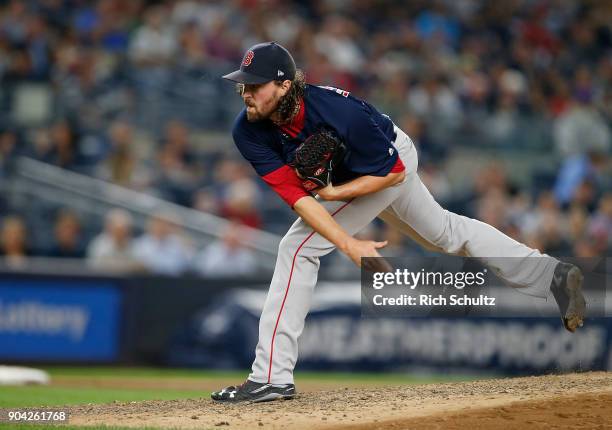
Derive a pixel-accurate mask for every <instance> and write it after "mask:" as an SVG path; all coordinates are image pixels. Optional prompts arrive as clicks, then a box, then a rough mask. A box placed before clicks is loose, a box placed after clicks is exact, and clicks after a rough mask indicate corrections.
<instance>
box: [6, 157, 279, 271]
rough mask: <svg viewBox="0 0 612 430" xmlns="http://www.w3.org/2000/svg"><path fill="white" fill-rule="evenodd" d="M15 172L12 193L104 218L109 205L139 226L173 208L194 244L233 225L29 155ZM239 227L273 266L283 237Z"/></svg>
mask: <svg viewBox="0 0 612 430" xmlns="http://www.w3.org/2000/svg"><path fill="white" fill-rule="evenodd" d="M14 173H15V175H14V180H13V181H12V184H11V191H12V192H13V193H16V194H19V195H22V196H30V197H32V198H38V199H41V198H42V199H45V200H49V201H57V202H58V203H61V204H62V205H65V206H68V207H72V208H74V209H78V210H81V211H85V212H88V213H92V214H95V215H99V216H104V214H105V213H106V212H107V211H108V210H109V209H110V208H111V207H119V208H123V209H125V210H127V211H130V212H131V213H132V214H133V215H135V216H136V218H137V219H136V223H137V225H139V226H141V227H142V226H144V223H145V219H146V217H148V216H150V215H151V214H153V213H155V212H163V213H166V212H170V213H172V214H174V215H175V216H176V217H177V220H176V224H178V225H179V226H180V227H181V228H183V229H184V231H185V232H186V233H187V234H189V235H190V237H191V238H192V239H193V240H194V241H195V242H196V243H207V242H210V239H211V238H220V237H222V235H223V232H224V230H225V229H226V228H228V227H229V226H230V225H231V224H230V222H229V221H228V220H226V219H224V218H221V217H218V216H216V215H213V214H210V213H205V212H201V211H197V210H195V209H190V208H187V207H184V206H180V205H177V204H175V203H172V202H168V201H166V200H163V199H160V198H158V197H155V196H152V195H150V194H146V193H142V192H139V191H134V190H130V189H128V188H125V187H121V186H119V185H116V184H112V183H109V182H106V181H103V180H100V179H96V178H92V177H90V176H86V175H83V174H79V173H75V172H72V171H69V170H65V169H62V168H60V167H57V166H53V165H50V164H47V163H43V162H40V161H37V160H33V159H31V158H27V157H20V158H19V159H18V160H17V162H16V165H15V171H14ZM5 191H7V190H5ZM241 228H243V229H244V230H243V231H244V234H242V235H241V241H242V243H243V244H244V245H245V246H247V247H249V248H251V249H253V250H254V251H257V252H258V255H259V256H260V260H261V261H260V263H262V264H263V265H265V266H266V267H273V265H274V262H275V260H276V253H277V250H278V244H279V242H280V239H281V238H280V236H278V235H276V234H273V233H269V232H265V231H263V230H258V229H254V228H251V227H246V226H245V227H241Z"/></svg>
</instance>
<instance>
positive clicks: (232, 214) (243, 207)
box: [215, 159, 261, 228]
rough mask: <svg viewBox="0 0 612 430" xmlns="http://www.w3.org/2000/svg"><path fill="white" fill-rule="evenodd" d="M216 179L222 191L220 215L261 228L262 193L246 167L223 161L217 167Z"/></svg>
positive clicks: (238, 163)
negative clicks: (259, 204) (260, 206)
mask: <svg viewBox="0 0 612 430" xmlns="http://www.w3.org/2000/svg"><path fill="white" fill-rule="evenodd" d="M215 179H216V181H217V183H218V185H219V191H220V215H221V216H223V217H225V218H228V219H236V220H238V221H239V222H240V223H241V224H244V225H247V226H249V227H253V228H259V226H260V225H261V217H260V214H259V210H258V207H257V205H258V203H259V202H260V191H259V189H258V188H257V184H256V183H255V181H254V180H253V178H252V176H251V173H250V171H247V170H246V169H245V165H244V164H243V163H241V162H238V161H235V160H232V159H226V160H223V161H221V162H220V163H219V164H218V165H217V167H216V171H215Z"/></svg>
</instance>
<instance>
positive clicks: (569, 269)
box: [550, 263, 586, 333]
mask: <svg viewBox="0 0 612 430" xmlns="http://www.w3.org/2000/svg"><path fill="white" fill-rule="evenodd" d="M583 280H584V276H583V275H582V271H581V270H580V269H579V268H578V267H576V266H574V265H573V264H569V263H559V264H557V267H556V268H555V274H554V275H553V280H552V283H551V284H550V291H551V292H552V293H553V296H554V297H555V300H556V301H557V305H558V306H559V310H560V311H561V320H562V321H563V325H564V326H565V328H566V329H567V330H568V331H571V332H572V333H573V332H575V331H576V329H577V328H578V327H582V324H583V323H584V314H585V311H586V301H585V300H584V296H583V295H582V281H583Z"/></svg>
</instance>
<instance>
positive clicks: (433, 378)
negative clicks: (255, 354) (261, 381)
mask: <svg viewBox="0 0 612 430" xmlns="http://www.w3.org/2000/svg"><path fill="white" fill-rule="evenodd" d="M44 370H46V371H47V372H49V374H50V375H51V376H52V377H53V376H75V377H104V376H110V377H121V378H204V379H208V380H222V381H224V382H228V381H229V383H231V382H232V381H233V382H239V381H242V380H244V379H245V378H246V376H247V375H248V373H249V370H248V369H245V370H240V371H235V370H233V371H222V370H201V369H163V368H152V367H102V366H98V367H47V368H44ZM476 378H477V377H476V376H472V375H452V374H450V375H440V374H438V375H436V374H434V375H431V374H411V373H383V372H379V373H366V372H310V371H308V372H307V371H302V372H296V373H295V379H296V380H297V381H298V382H299V381H301V380H302V381H338V382H342V381H355V380H358V381H360V382H380V383H392V382H397V383H400V384H410V383H413V384H425V383H432V382H450V381H468V380H473V379H476ZM478 378H479V379H481V378H483V375H478Z"/></svg>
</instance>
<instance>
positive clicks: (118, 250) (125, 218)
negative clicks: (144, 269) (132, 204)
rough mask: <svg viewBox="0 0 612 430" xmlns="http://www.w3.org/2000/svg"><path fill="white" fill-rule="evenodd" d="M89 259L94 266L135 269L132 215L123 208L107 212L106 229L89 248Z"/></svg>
mask: <svg viewBox="0 0 612 430" xmlns="http://www.w3.org/2000/svg"><path fill="white" fill-rule="evenodd" d="M87 259H88V260H89V261H90V262H91V264H92V265H93V266H94V267H102V268H109V269H115V270H126V269H134V268H136V267H138V266H140V265H139V264H137V262H136V259H135V256H134V246H133V239H132V216H131V215H130V213H129V212H127V211H125V210H123V209H112V210H110V211H109V212H108V213H107V214H106V218H105V223H104V231H103V232H102V233H100V234H99V235H98V236H96V237H95V238H94V239H93V240H92V241H91V243H90V244H89V246H88V248H87Z"/></svg>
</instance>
